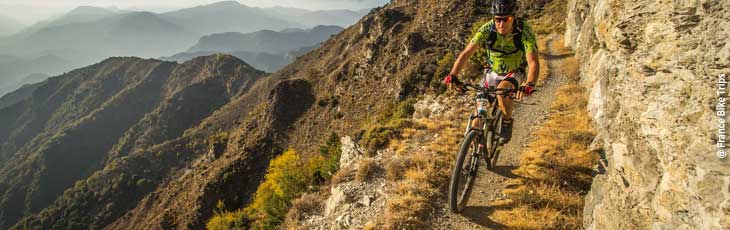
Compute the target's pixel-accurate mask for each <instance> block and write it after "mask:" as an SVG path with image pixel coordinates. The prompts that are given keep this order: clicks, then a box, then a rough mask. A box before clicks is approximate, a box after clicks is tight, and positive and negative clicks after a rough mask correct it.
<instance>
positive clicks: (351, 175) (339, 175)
mask: <svg viewBox="0 0 730 230" xmlns="http://www.w3.org/2000/svg"><path fill="white" fill-rule="evenodd" d="M353 179H355V168H354V167H353V166H350V167H345V168H341V169H339V170H337V172H336V173H335V175H332V180H331V182H330V184H333V185H334V184H341V183H344V182H348V181H352V180H353Z"/></svg>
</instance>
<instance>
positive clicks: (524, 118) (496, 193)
mask: <svg viewBox="0 0 730 230" xmlns="http://www.w3.org/2000/svg"><path fill="white" fill-rule="evenodd" d="M556 38H557V36H556V35H550V36H549V37H548V38H547V42H546V45H545V46H546V47H541V48H542V49H543V50H546V51H547V53H546V54H545V55H546V56H545V60H547V62H548V63H541V64H542V65H543V66H547V67H548V70H549V73H548V77H547V79H546V80H544V81H543V82H542V86H541V87H539V88H538V91H537V92H535V93H534V94H533V95H532V96H530V97H528V98H526V99H524V100H523V101H522V102H518V103H515V105H516V107H515V112H514V115H513V116H514V119H515V123H514V127H513V136H512V141H510V142H509V143H507V144H506V145H505V146H503V147H502V151H501V154H500V157H499V161H498V162H497V166H496V168H495V169H494V170H493V171H489V170H486V165H484V161H480V163H481V164H482V165H481V167H480V168H479V173H478V175H477V180H476V182H475V188H474V190H473V192H472V195H471V198H470V199H469V204H468V205H467V208H466V209H465V210H464V212H463V213H462V214H453V213H451V212H450V211H448V209H447V205H446V201H444V208H443V209H442V210H440V211H439V213H437V214H435V216H440V217H439V218H436V219H435V220H434V221H435V223H434V229H503V227H502V226H501V225H499V224H498V223H495V222H493V221H491V220H490V219H489V218H488V217H489V215H490V214H491V213H492V212H494V210H496V209H499V208H500V207H490V206H489V205H488V204H489V203H491V202H493V201H497V200H503V199H506V197H505V196H504V195H503V194H502V193H501V192H502V190H504V189H505V188H506V187H507V186H509V185H508V183H507V181H508V180H509V179H512V178H516V177H517V175H514V174H513V173H512V170H513V169H515V168H517V166H518V165H519V158H520V156H519V154H520V153H521V152H523V150H524V148H525V147H526V145H527V143H529V142H530V141H531V140H532V139H531V137H532V135H531V134H532V132H533V131H534V130H536V129H537V127H538V126H539V125H540V124H541V123H542V122H544V121H545V120H546V119H547V118H548V116H549V108H550V105H551V104H552V102H553V100H554V99H555V91H556V90H557V88H558V87H559V86H560V85H562V84H563V83H564V76H561V75H560V74H558V73H556V72H555V71H554V70H556V69H558V68H557V66H559V65H560V63H561V60H562V59H563V58H564V57H563V56H560V55H556V53H557V51H555V50H553V48H552V43H553V42H556V41H554V40H556Z"/></svg>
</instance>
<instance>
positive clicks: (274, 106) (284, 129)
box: [15, 1, 486, 229]
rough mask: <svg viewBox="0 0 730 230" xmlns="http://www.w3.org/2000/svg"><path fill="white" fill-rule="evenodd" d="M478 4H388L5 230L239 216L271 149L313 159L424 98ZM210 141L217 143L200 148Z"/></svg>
mask: <svg viewBox="0 0 730 230" xmlns="http://www.w3.org/2000/svg"><path fill="white" fill-rule="evenodd" d="M482 4H483V3H482V1H469V2H467V3H446V4H444V3H437V2H431V1H427V2H420V3H412V2H409V1H394V2H392V3H390V4H389V5H388V6H387V7H384V8H382V9H380V10H377V11H374V12H373V13H371V14H369V15H368V16H366V17H365V18H364V19H363V20H361V21H360V22H359V23H358V24H356V25H355V26H353V27H350V28H348V29H347V30H345V31H343V32H342V33H340V34H338V35H337V36H335V37H333V38H331V39H330V40H328V41H327V42H325V44H323V46H322V47H321V48H319V49H316V50H314V51H312V52H309V53H308V54H306V55H304V56H302V57H300V58H298V59H297V61H295V62H294V63H293V64H291V65H289V66H287V67H285V68H284V69H282V70H280V71H278V72H277V73H274V74H272V76H270V77H269V78H267V79H266V80H264V81H260V82H258V83H257V85H256V86H254V87H252V88H251V90H250V91H249V93H247V94H245V95H243V96H241V97H238V98H235V99H233V100H232V102H230V103H229V104H227V105H226V106H224V107H223V108H222V109H221V110H219V112H216V113H214V114H213V115H212V116H210V117H208V118H206V119H205V121H204V122H202V124H201V125H200V126H198V127H197V128H195V129H192V130H190V131H188V132H186V134H185V135H184V136H183V137H181V138H178V139H175V140H172V141H168V142H165V143H162V144H160V145H153V146H151V147H149V148H144V149H140V150H139V151H135V152H133V153H131V154H130V155H129V157H128V158H125V159H123V160H116V161H113V162H112V163H111V164H109V165H108V166H107V167H106V168H105V169H104V170H101V171H98V172H97V173H95V174H94V175H93V176H91V177H90V178H88V179H87V180H86V181H85V182H84V183H79V184H78V185H77V186H75V187H74V188H72V189H70V190H67V191H66V192H65V193H66V195H64V196H63V197H62V198H60V199H58V200H56V202H54V204H53V205H51V206H50V207H49V208H47V209H45V210H44V211H42V212H41V213H40V214H38V215H32V216H28V217H26V218H25V219H24V220H23V221H21V222H20V223H19V224H18V225H16V226H15V227H16V228H18V229H24V228H46V229H63V228H69V227H71V226H91V228H92V229H98V228H103V227H108V228H110V229H128V228H146V229H170V228H180V229H200V228H202V227H203V226H204V223H205V221H207V219H208V218H209V217H210V216H211V215H212V214H213V207H215V204H216V203H217V202H218V201H219V200H222V201H224V202H225V203H226V205H230V206H231V207H239V206H243V205H245V204H246V203H247V202H248V201H249V199H250V197H251V195H252V193H253V192H254V191H255V189H256V187H257V186H258V184H259V183H260V180H261V177H262V176H263V173H264V171H265V170H264V169H265V167H266V165H267V162H268V160H269V159H271V157H273V156H275V155H276V154H278V153H281V150H282V149H284V148H288V147H291V148H295V149H297V150H298V151H300V152H303V153H310V154H311V153H315V152H317V151H318V146H319V145H320V144H322V143H323V142H324V139H325V138H324V137H326V136H329V135H330V134H331V132H337V133H341V134H350V135H351V134H354V133H355V132H358V131H359V129H360V128H361V125H362V124H363V122H365V121H366V120H368V119H369V118H370V117H372V116H375V115H377V114H380V113H382V112H383V111H385V110H387V109H388V108H390V107H391V106H392V104H394V103H396V102H397V101H398V100H399V98H404V97H405V96H407V95H408V94H412V93H415V92H419V91H420V89H425V85H427V84H428V82H430V81H431V78H432V77H433V76H432V75H433V71H434V70H435V69H436V67H437V65H436V62H437V60H438V59H440V58H441V57H442V56H443V55H444V54H445V53H446V50H456V49H457V47H461V45H460V44H459V43H461V42H464V41H462V40H461V39H460V38H462V37H465V36H466V35H467V34H468V33H469V29H470V28H471V24H470V23H471V22H472V21H475V20H474V17H477V16H479V15H483V14H484V12H481V11H480V10H483V9H486V7H484V6H483V5H482ZM444 12H451V13H453V14H446V13H444ZM446 15H451V16H446ZM295 101H296V103H292V102H295ZM259 102H263V103H262V104H260V105H259V106H256V105H257V104H259ZM315 102H316V103H315ZM328 104H329V105H328ZM323 105H326V106H323ZM254 108H256V109H254ZM249 112H250V115H249V116H245V114H249ZM217 130H221V131H223V132H222V133H221V135H218V136H219V137H221V138H210V139H209V138H208V136H214V134H215V133H216V132H217ZM226 131H227V132H226ZM226 133H227V134H228V135H224V134H226ZM224 137H227V138H224ZM216 143H217V144H216ZM137 181H141V183H139V184H140V185H141V186H136V184H137V183H136V182H137ZM110 185H116V186H110ZM70 223H74V224H77V225H70Z"/></svg>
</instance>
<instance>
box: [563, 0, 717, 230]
mask: <svg viewBox="0 0 730 230" xmlns="http://www.w3.org/2000/svg"><path fill="white" fill-rule="evenodd" d="M728 7H730V2H728V1H708V0H699V1H644V0H639V1H633V2H631V3H627V2H625V1H618V0H589V1H575V0H574V1H571V3H570V4H569V17H568V18H567V31H566V32H565V34H566V37H565V42H566V44H568V45H572V46H573V47H574V48H575V50H576V51H577V54H578V55H579V57H580V59H581V61H582V69H581V71H582V74H583V84H584V85H585V87H587V88H588V89H589V90H590V92H591V94H590V102H589V110H590V113H591V114H592V116H593V121H594V122H595V126H596V129H597V130H598V131H599V137H598V139H597V140H596V142H594V144H595V146H596V147H597V148H598V147H602V148H603V149H604V150H605V159H604V163H605V164H604V165H603V166H604V168H603V169H602V172H603V174H602V175H598V176H597V177H596V178H595V180H594V184H593V187H592V191H591V193H590V194H589V196H588V197H587V202H586V206H585V214H584V215H585V225H586V227H587V228H588V229H726V228H727V226H730V172H729V169H730V161H729V160H727V159H720V158H719V157H718V156H716V149H715V147H714V144H715V141H714V140H716V139H717V132H718V122H717V121H718V117H717V115H716V113H715V104H716V103H717V100H718V95H716V93H715V91H716V90H717V87H718V86H717V81H718V76H719V75H720V74H723V73H724V74H728V73H730V62H728V60H730V43H728V36H729V35H730V30H728V28H730V20H729V19H730V16H728V14H727V12H726V11H725V9H728Z"/></svg>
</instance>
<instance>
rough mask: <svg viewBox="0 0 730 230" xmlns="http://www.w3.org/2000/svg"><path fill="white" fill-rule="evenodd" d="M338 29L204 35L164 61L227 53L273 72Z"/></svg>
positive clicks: (257, 67)
mask: <svg viewBox="0 0 730 230" xmlns="http://www.w3.org/2000/svg"><path fill="white" fill-rule="evenodd" d="M343 29H344V28H342V27H339V26H317V27H314V28H312V29H308V30H301V29H288V30H284V31H279V32H277V31H271V30H262V31H257V32H253V33H247V34H242V33H221V34H212V35H209V36H204V37H203V38H201V39H200V41H198V43H197V44H195V45H194V46H193V47H192V48H190V49H188V51H186V52H183V53H178V54H175V55H173V56H170V57H162V58H161V59H162V60H169V61H177V62H184V61H188V60H190V59H193V58H194V57H198V56H205V55H210V54H214V53H227V54H231V55H233V56H236V57H238V58H240V59H241V60H243V61H245V62H246V63H248V64H250V65H251V66H253V67H254V68H256V69H259V70H263V71H266V72H274V71H276V70H278V69H280V68H281V67H283V66H285V65H287V64H289V63H291V62H292V61H294V59H296V57H298V56H300V55H302V54H304V53H306V52H308V51H310V50H312V49H315V48H317V47H319V44H320V42H323V41H326V40H327V39H329V38H330V36H332V35H334V34H337V33H339V32H341V31H342V30H343Z"/></svg>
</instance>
